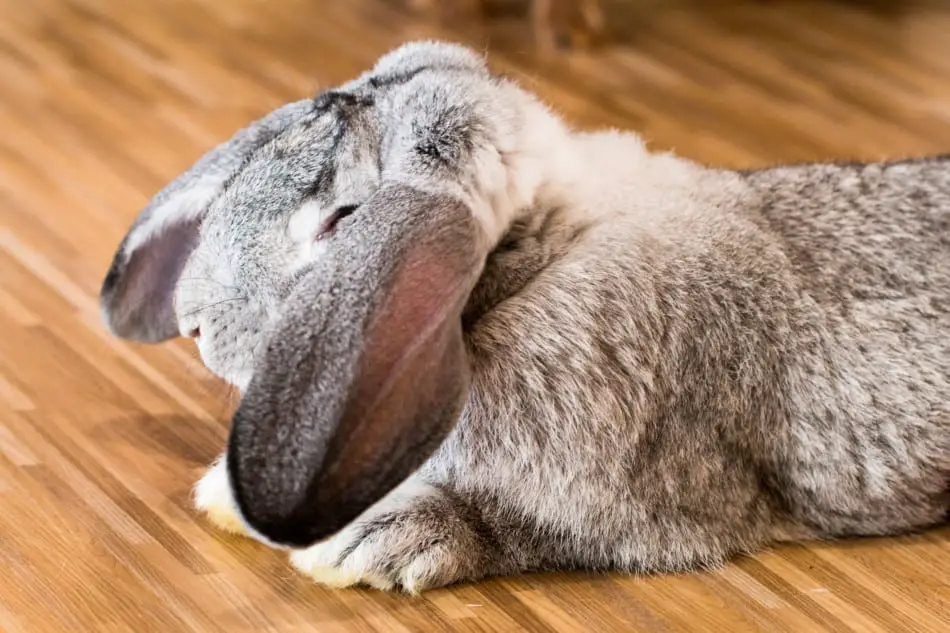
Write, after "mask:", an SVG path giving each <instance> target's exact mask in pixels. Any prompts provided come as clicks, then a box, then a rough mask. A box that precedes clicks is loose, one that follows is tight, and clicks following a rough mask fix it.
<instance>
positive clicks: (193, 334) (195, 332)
mask: <svg viewBox="0 0 950 633" xmlns="http://www.w3.org/2000/svg"><path fill="white" fill-rule="evenodd" d="M199 336H201V328H199V327H198V326H197V325H196V326H195V327H193V328H191V329H190V330H188V337H189V338H198V337H199Z"/></svg>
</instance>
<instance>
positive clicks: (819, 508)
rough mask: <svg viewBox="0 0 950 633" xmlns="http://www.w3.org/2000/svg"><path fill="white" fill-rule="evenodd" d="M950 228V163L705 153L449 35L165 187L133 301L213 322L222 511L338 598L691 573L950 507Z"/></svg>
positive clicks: (307, 105)
mask: <svg viewBox="0 0 950 633" xmlns="http://www.w3.org/2000/svg"><path fill="white" fill-rule="evenodd" d="M209 188H210V189H209ZM209 191H213V192H214V193H213V195H209ZM199 193H200V196H199V195H198V194H199ZM205 197H207V198H208V203H207V205H206V207H204V208H203V209H201V210H200V211H199V212H196V211H195V209H194V204H193V202H194V200H196V199H199V198H200V199H205ZM189 201H190V202H189ZM196 217H197V218H199V219H200V226H199V225H198V223H196V222H195V218H196ZM328 218H337V219H338V221H337V222H336V223H335V225H334V227H333V230H332V233H331V234H329V235H324V234H323V229H322V228H321V227H325V226H326V223H327V221H328ZM948 219H950V160H948V159H947V158H940V157H934V158H923V159H917V160H909V161H894V162H887V163H879V164H868V165H863V164H842V165H832V164H827V165H821V164H816V165H798V166H783V167H774V168H767V169H761V170H752V171H744V172H736V171H728V170H721V169H713V168H708V167H704V166H701V165H698V164H695V163H693V162H690V161H687V160H684V159H682V158H679V157H676V156H674V155H671V154H656V153H651V152H649V151H648V150H647V149H646V148H645V147H644V146H643V144H642V143H641V142H640V140H639V139H638V138H637V137H636V136H635V135H633V134H628V133H623V132H618V131H604V132H594V133H585V132H577V131H574V130H571V129H570V128H569V127H568V126H566V125H565V124H564V123H562V122H561V121H560V120H559V119H558V118H557V117H556V115H554V114H553V113H551V112H550V111H549V110H547V109H546V108H545V107H543V106H542V105H541V104H540V103H539V102H538V101H537V100H536V99H534V98H533V97H532V96H531V95H530V94H529V93H528V92H526V91H524V90H523V89H522V88H520V87H518V86H517V85H516V84H515V83H513V82H511V81H508V80H506V79H502V78H499V77H497V76H494V75H492V74H491V73H490V72H489V71H488V69H487V67H486V66H485V64H484V60H482V58H481V57H480V56H478V55H477V54H475V53H474V52H472V51H469V50H467V49H465V48H463V47H460V46H455V45H450V44H443V43H435V42H422V43H413V44H408V45H405V46H403V47H400V48H399V49H396V50H395V51H393V52H391V53H389V54H388V55H387V56H385V57H383V58H382V59H381V60H380V62H379V63H378V64H377V66H376V67H374V68H373V69H371V70H369V71H367V73H365V74H364V75H362V76H361V77H359V78H357V79H355V80H354V81H352V82H349V83H347V84H344V85H342V86H339V87H337V88H334V89H333V90H331V91H328V92H326V93H324V94H323V95H322V96H320V97H318V98H317V99H316V100H314V101H302V102H298V103H297V104H291V105H290V106H286V107H285V108H284V109H281V110H278V111H276V112H275V113H273V114H271V115H269V116H268V117H264V118H263V119H261V120H260V121H258V122H256V123H254V124H252V125H251V126H250V127H249V128H247V129H246V130H244V131H242V132H240V133H238V135H237V136H236V137H234V139H232V140H231V141H229V142H227V143H225V144H223V145H221V146H220V147H218V148H216V149H214V150H212V152H211V153H209V155H208V156H206V157H205V158H203V159H202V160H201V161H199V162H198V163H196V165H195V167H193V168H192V169H191V170H190V171H188V172H186V173H185V174H184V175H183V176H181V177H179V178H178V179H176V180H175V181H174V182H173V183H172V184H171V185H169V187H168V188H166V190H164V191H162V192H160V193H159V194H158V195H157V196H156V198H155V199H154V200H153V202H152V203H151V204H150V205H149V206H148V207H147V208H146V210H145V211H143V213H142V215H141V216H140V218H139V219H138V220H137V221H136V223H135V225H134V226H133V228H132V229H131V230H130V236H129V237H127V238H126V240H125V241H124V242H123V243H122V244H121V245H120V247H119V249H118V251H117V253H116V258H115V262H114V264H113V268H112V270H111V271H110V274H109V276H108V278H107V280H106V282H105V283H104V286H103V310H104V314H105V317H106V320H107V322H108V323H109V324H110V325H111V327H112V328H113V331H115V332H116V334H118V335H120V336H124V337H126V338H132V339H139V340H146V341H151V342H155V341H158V340H164V339H165V338H168V337H170V336H172V335H173V334H174V333H175V332H178V331H179V330H180V331H182V332H189V331H191V330H192V329H194V328H195V327H199V328H200V331H201V337H200V341H199V345H200V349H201V354H202V358H203V359H204V361H205V363H206V364H207V365H208V367H209V368H210V369H211V370H212V371H214V372H215V373H217V374H218V375H220V376H222V377H223V378H225V379H226V380H229V381H231V382H234V383H236V384H237V385H238V386H240V387H241V388H242V390H243V391H244V396H243V399H242V402H241V405H240V407H239V410H238V412H237V413H236V415H235V417H234V421H233V428H232V433H231V437H230V440H229V446H228V450H227V454H226V456H223V458H222V460H221V461H219V462H218V463H217V465H216V466H215V467H214V468H213V469H211V470H210V471H209V473H208V475H207V476H206V478H205V479H204V480H203V482H202V483H201V485H200V486H199V488H198V493H199V494H198V498H197V503H198V505H199V507H201V508H202V509H204V510H205V511H207V512H208V513H209V516H210V517H211V518H212V520H214V521H215V522H216V523H219V524H221V525H223V526H225V527H230V528H232V529H233V528H234V526H243V527H242V529H243V530H244V531H246V532H247V533H249V534H252V535H254V536H255V537H257V538H259V539H260V540H262V541H265V542H267V543H270V544H273V545H277V546H289V547H292V548H294V549H295V550H296V551H295V552H294V553H293V554H292V562H293V563H294V564H295V565H296V566H297V567H298V568H300V569H301V570H303V571H305V572H306V573H307V574H309V575H311V576H312V577H314V578H315V579H317V580H319V581H321V582H325V583H328V584H333V585H347V584H355V583H366V584H371V585H374V586H377V587H381V588H402V589H406V590H410V591H418V590H422V589H426V588H431V587H436V586H441V585H445V584H450V583H454V582H458V581H462V580H475V579H479V578H484V577H486V576H491V575H498V574H513V573H521V572H525V571H529V570H539V569H542V570H543V569H554V568H587V569H616V570H624V571H673V570H686V569H694V568H697V567H704V566H709V565H715V564H719V563H722V562H723V561H725V560H728V558H729V557H730V556H732V555H734V554H737V553H740V552H750V551H755V550H758V549H761V548H763V547H766V546H768V545H769V544H770V543H772V542H775V541H777V540H783V539H792V538H795V539H799V538H801V539H807V538H835V537H845V536H856V535H885V534H899V533H903V532H907V531H910V530H916V529H921V528H924V527H927V526H931V525H934V524H936V523H939V522H941V521H943V520H944V519H945V517H946V514H947V510H948V509H950V495H948V482H950V411H948V409H950V404H948V403H950V336H948V335H950V241H948V239H947V235H948V233H947V230H948V225H950V223H948ZM182 235H184V236H185V237H186V239H182ZM318 236H320V237H321V239H316V238H317V237H318ZM169 240H173V242H174V243H173V244H171V245H170V244H169V242H168V241H169ZM182 245H185V246H182ZM169 275H171V276H173V277H175V278H174V279H169V278H168V276H169Z"/></svg>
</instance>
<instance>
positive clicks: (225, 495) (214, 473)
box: [194, 455, 248, 535]
mask: <svg viewBox="0 0 950 633" xmlns="http://www.w3.org/2000/svg"><path fill="white" fill-rule="evenodd" d="M194 499H195V508H197V509H198V510H200V511H202V512H203V513H204V514H205V515H207V517H208V519H209V520H210V521H211V522H212V523H214V525H215V526H217V527H219V528H221V529H222V530H225V531H227V532H233V533H235V534H244V535H247V534H248V531H247V528H246V527H245V526H244V521H243V520H242V519H241V516H240V514H239V513H238V511H237V506H236V505H235V503H234V495H233V494H232V493H231V484H230V482H229V481H228V470H227V464H226V463H225V459H224V455H222V456H221V457H219V458H218V459H217V461H215V463H214V464H212V465H211V468H209V469H208V471H207V472H206V473H205V474H204V476H203V477H202V478H201V479H200V480H199V481H198V484H197V485H196V486H195V497H194Z"/></svg>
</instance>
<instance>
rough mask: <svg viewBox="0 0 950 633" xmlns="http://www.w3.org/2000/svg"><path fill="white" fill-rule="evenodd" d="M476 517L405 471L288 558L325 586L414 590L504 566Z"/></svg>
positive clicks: (473, 577)
mask: <svg viewBox="0 0 950 633" xmlns="http://www.w3.org/2000/svg"><path fill="white" fill-rule="evenodd" d="M477 525H478V522H477V520H473V517H472V516H470V512H469V511H468V509H467V507H466V506H465V505H464V504H462V503H460V502H459V501H458V500H455V499H453V498H452V497H451V496H450V494H449V493H447V492H446V491H445V490H443V489H442V488H439V487H436V486H432V485H430V484H428V483H426V482H424V481H422V480H421V479H419V478H416V477H412V478H410V479H409V480H407V481H406V482H405V483H403V484H402V485H401V486H400V487H399V488H397V489H396V490H394V491H393V492H392V493H390V495H388V496H387V497H386V498H384V499H383V500H382V501H381V502H380V503H378V504H376V506H374V507H373V508H370V510H368V511H367V512H366V513H364V514H363V515H362V516H361V517H360V518H358V519H357V520H356V521H354V522H353V523H352V524H350V525H349V526H347V527H346V528H344V529H343V530H342V531H340V532H338V533H337V534H335V535H334V536H333V537H331V538H329V539H327V540H325V541H323V542H321V543H318V544H316V545H313V546H311V547H309V548H307V549H304V550H298V551H296V552H293V553H292V554H291V556H290V560H291V563H292V564H293V565H294V567H296V568H297V569H298V570H300V571H301V572H303V573H304V574H305V575H307V576H309V577H311V578H312V579H313V580H315V581H317V582H318V583H320V584H324V585H328V586H330V587H337V588H341V587H349V586H353V585H367V586H370V587H374V588H376V589H381V590H386V591H389V590H401V591H405V592H407V593H411V594H418V593H420V592H422V591H425V590H428V589H434V588H437V587H442V586H445V585H450V584H453V583H457V582H461V581H466V580H476V579H478V578H482V577H484V576H486V575H491V574H498V573H504V571H505V570H504V569H503V567H504V565H503V564H501V561H503V557H501V556H500V555H498V554H497V551H496V549H495V548H494V547H492V546H491V544H490V543H489V542H488V541H487V540H486V539H485V537H484V535H483V534H481V533H480V531H479V530H478V529H477Z"/></svg>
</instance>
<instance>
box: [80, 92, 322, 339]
mask: <svg viewBox="0 0 950 633" xmlns="http://www.w3.org/2000/svg"><path fill="white" fill-rule="evenodd" d="M312 108H313V103H312V101H311V100H309V99H308V100H302V101H298V102H295V103H291V104H288V105H285V106H283V107H282V108H279V109H277V110H275V111H273V112H271V113H270V114H268V115H267V116H265V117H264V118H262V119H260V120H258V121H257V122H255V123H253V124H252V125H250V126H248V127H246V128H244V129H242V130H240V131H239V132H238V133H237V134H235V135H234V136H233V137H231V139H229V140H228V141H226V142H225V143H223V144H221V145H219V146H218V147H216V148H215V149H213V150H211V151H210V152H208V153H207V154H205V155H204V156H203V157H202V158H201V159H199V160H198V162H197V163H195V165H194V166H193V167H191V169H189V170H188V171H186V172H185V173H183V174H181V175H180V176H179V177H178V178H176V179H175V180H173V181H172V182H171V183H170V184H169V185H168V186H166V187H165V188H164V189H163V190H162V191H160V192H159V193H158V194H156V195H155V197H154V198H152V200H151V201H150V202H149V204H148V205H147V206H146V207H145V208H144V209H143V210H142V212H141V213H140V214H139V216H138V217H137V218H136V220H135V222H134V223H133V225H132V227H131V229H129V232H128V234H127V235H126V236H125V238H123V240H122V242H121V243H120V244H119V248H118V249H117V250H116V253H115V255H114V256H113V259H112V265H111V266H110V267H109V272H108V273H107V274H106V277H105V280H104V281H103V283H102V288H101V290H100V295H99V299H100V306H101V309H102V315H103V319H104V321H105V323H106V325H107V326H108V327H109V329H110V330H111V331H112V333H113V334H115V335H116V336H119V337H121V338H125V339H130V340H135V341H141V342H145V343H157V342H161V341H164V340H166V339H169V338H172V337H173V336H177V335H178V324H177V322H176V319H175V314H174V306H173V304H172V298H173V293H174V290H175V285H176V284H177V283H178V278H179V276H180V275H181V271H182V268H184V266H185V262H186V261H187V259H188V255H189V254H190V253H191V252H192V250H194V248H195V246H196V245H197V243H198V231H199V228H200V226H201V221H202V220H203V218H204V215H205V213H206V212H207V210H208V207H209V206H210V205H211V203H212V202H213V201H214V200H215V198H217V197H218V195H220V193H221V192H222V190H223V189H224V187H225V186H226V184H227V182H228V180H229V179H230V178H231V177H232V176H233V174H234V173H235V172H236V171H237V170H238V169H239V168H240V167H241V165H242V164H243V163H244V161H245V160H246V159H247V158H248V157H249V156H250V155H251V154H252V153H253V152H254V151H255V150H256V149H258V148H260V147H261V146H263V145H264V144H266V143H267V142H268V141H270V140H271V139H273V138H274V137H275V136H277V135H278V134H279V133H280V132H281V131H282V130H284V129H285V128H286V127H288V126H289V125H290V124H291V123H293V122H295V121H297V120H299V119H301V118H302V117H303V116H304V115H305V114H306V113H307V112H309V111H310V110H312Z"/></svg>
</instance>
